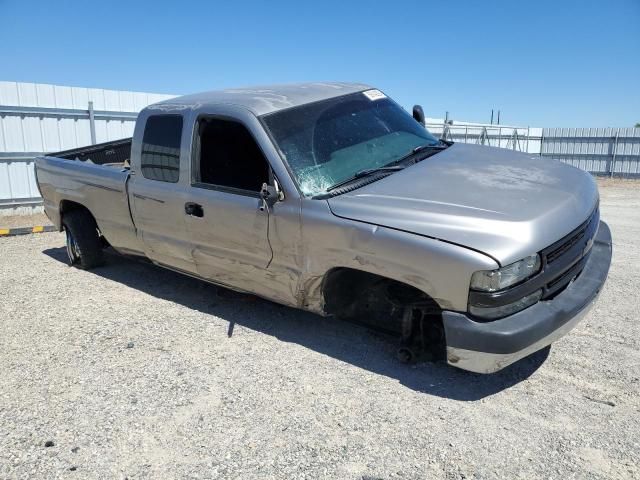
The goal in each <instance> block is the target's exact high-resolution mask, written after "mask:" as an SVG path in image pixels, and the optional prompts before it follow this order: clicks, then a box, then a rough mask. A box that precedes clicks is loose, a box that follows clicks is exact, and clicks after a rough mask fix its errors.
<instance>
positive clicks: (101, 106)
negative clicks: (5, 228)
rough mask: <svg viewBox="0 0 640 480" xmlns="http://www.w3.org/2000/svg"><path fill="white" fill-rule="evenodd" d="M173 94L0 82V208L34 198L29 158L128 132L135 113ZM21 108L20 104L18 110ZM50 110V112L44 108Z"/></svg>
mask: <svg viewBox="0 0 640 480" xmlns="http://www.w3.org/2000/svg"><path fill="white" fill-rule="evenodd" d="M172 97H174V95H162V94H155V93H144V92H129V91H118V90H103V89H99V88H82V87H68V86H62V85H46V84H36V83H18V82H2V81H0V207H2V206H7V205H9V206H15V205H23V204H31V203H37V202H39V201H40V200H41V199H40V196H39V193H38V188H37V185H36V182H35V175H34V170H33V158H34V156H36V155H38V154H40V153H44V152H55V151H59V150H67V149H71V148H76V147H81V146H85V145H90V144H91V122H90V120H89V113H88V110H89V102H93V109H94V111H96V112H99V113H100V115H99V118H96V119H95V122H94V125H95V137H96V142H97V143H100V142H107V141H110V140H117V139H120V138H125V137H130V136H132V135H133V129H134V126H135V117H136V114H137V113H138V112H139V111H140V110H142V109H143V108H144V107H146V106H147V105H150V104H152V103H156V102H159V101H162V100H166V99H168V98H172ZM21 107H24V108H21ZM47 109H53V110H47Z"/></svg>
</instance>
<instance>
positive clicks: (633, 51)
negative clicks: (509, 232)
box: [0, 0, 640, 127]
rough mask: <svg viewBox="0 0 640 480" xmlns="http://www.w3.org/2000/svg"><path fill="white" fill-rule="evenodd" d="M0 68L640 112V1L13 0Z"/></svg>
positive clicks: (480, 113)
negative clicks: (322, 84)
mask: <svg viewBox="0 0 640 480" xmlns="http://www.w3.org/2000/svg"><path fill="white" fill-rule="evenodd" d="M0 80H12V81H25V82H42V83H55V84H63V85H74V86H87V87H102V88H113V89H126V90H139V91H148V92H158V93H176V94H182V93H192V92H196V91H202V90H212V89H218V88H224V87H238V86H245V85H255V84H267V83H289V82H297V81H313V80H346V81H361V82H366V83H370V84H373V85H375V86H377V87H379V88H381V89H382V90H384V91H385V92H386V93H387V94H389V95H390V96H392V97H394V98H395V99H396V100H397V101H399V102H400V103H401V104H402V105H404V106H406V107H411V105H413V104H414V103H421V104H422V105H423V106H424V109H425V112H426V113H427V116H432V117H441V116H443V115H444V112H445V111H449V112H450V115H451V117H452V118H454V119H458V120H467V121H484V122H488V120H489V117H490V111H491V109H492V108H495V109H500V110H501V111H502V114H501V115H502V118H501V120H502V122H501V123H504V124H518V125H530V126H549V127H550V126H576V127H577V126H633V125H634V124H635V123H636V122H640V0H608V1H606V2H605V1H600V2H596V1H589V0H583V1H569V0H555V1H551V0H540V1H518V0H512V1H471V0H468V1H465V0H460V1H456V2H450V1H443V0H440V1H437V2H432V1H426V0H421V1H401V0H395V1H394V2H374V1H371V0H370V1H350V0H341V1H333V0H322V1H315V2H310V1H306V2H305V1H303V0H297V1H281V2H279V1H276V0H272V1H269V2H267V1H256V2H248V1H242V0H238V1H235V2H229V1H226V2H216V1H214V0H210V1H199V0H190V1H183V2H178V1H174V2H165V1H161V0H158V1H155V2H137V1H134V0H130V1H128V2H124V1H100V2H97V1H90V0H85V1H62V0H58V1H53V0H48V1H29V0H0Z"/></svg>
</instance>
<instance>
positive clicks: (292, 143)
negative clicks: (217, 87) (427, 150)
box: [263, 90, 438, 196]
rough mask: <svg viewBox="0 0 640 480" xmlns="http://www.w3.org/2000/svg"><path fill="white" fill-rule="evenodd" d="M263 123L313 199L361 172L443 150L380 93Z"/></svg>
mask: <svg viewBox="0 0 640 480" xmlns="http://www.w3.org/2000/svg"><path fill="white" fill-rule="evenodd" d="M372 92H374V93H372ZM263 121H264V123H265V125H266V127H267V129H268V130H269V132H270V133H271V135H272V137H273V139H274V140H275V143H276V145H277V147H278V148H279V149H280V152H281V154H282V156H283V157H284V159H285V161H286V162H287V163H288V164H289V167H290V169H291V171H292V172H293V175H294V176H295V179H296V181H297V182H298V185H299V187H300V189H301V190H302V192H303V193H304V194H305V195H308V196H313V195H317V194H321V193H323V192H326V191H327V190H328V189H330V188H331V187H332V186H333V185H337V184H339V183H341V182H344V181H345V180H348V179H349V178H351V177H353V176H354V175H355V174H356V173H357V172H360V171H363V170H368V169H375V168H379V167H382V166H385V165H388V164H390V163H393V162H394V161H397V160H399V159H401V158H403V157H405V156H406V155H407V152H411V150H412V149H414V148H416V147H420V146H424V145H434V146H435V145H438V140H437V139H436V138H435V137H434V136H433V135H431V134H430V133H429V132H428V131H427V130H426V129H425V128H423V127H422V126H421V125H420V124H419V123H418V122H416V121H415V120H414V119H413V117H412V116H411V115H409V114H408V113H407V112H406V111H405V110H404V109H402V108H401V107H400V106H399V105H398V104H397V103H395V102H394V101H392V100H391V99H389V98H388V97H386V96H385V95H384V94H382V93H381V92H379V91H378V90H368V91H365V92H359V93H354V94H351V95H345V96H342V97H337V98H332V99H329V100H324V101H321V102H316V103H311V104H307V105H302V106H300V107H294V108H290V109H287V110H282V111H279V112H275V113H272V114H269V115H265V116H264V117H263Z"/></svg>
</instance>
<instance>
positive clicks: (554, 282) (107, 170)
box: [36, 83, 611, 373]
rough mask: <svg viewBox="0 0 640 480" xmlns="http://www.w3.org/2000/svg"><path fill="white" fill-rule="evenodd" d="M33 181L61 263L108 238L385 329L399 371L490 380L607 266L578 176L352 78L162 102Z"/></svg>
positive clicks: (571, 321)
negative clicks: (62, 252)
mask: <svg viewBox="0 0 640 480" xmlns="http://www.w3.org/2000/svg"><path fill="white" fill-rule="evenodd" d="M36 174H37V182H38V186H39V188H40V192H41V193H42V196H43V197H44V205H45V211H46V213H47V215H48V216H49V218H50V219H51V221H52V222H53V223H54V224H55V225H56V227H58V228H59V229H60V230H61V231H65V232H66V238H67V252H68V255H69V262H70V263H71V264H72V265H77V266H79V267H81V268H92V267H96V266H98V265H100V264H102V263H103V260H104V256H103V249H104V248H105V247H107V246H111V247H112V248H113V249H115V250H116V251H117V252H120V253H122V254H126V255H132V256H140V257H147V258H148V259H150V260H151V261H152V262H154V263H155V264H157V265H160V266H162V267H166V268H169V269H171V270H175V271H177V272H181V273H184V274H186V275H190V276H194V277H197V278H200V279H203V280H206V281H208V282H212V283H215V284H218V285H221V286H224V287H228V288H231V289H235V290H241V291H245V292H251V293H253V294H255V295H258V296H261V297H264V298H267V299H270V300H272V301H274V302H279V303H281V304H285V305H289V306H292V307H297V308H301V309H305V310H309V311H312V312H316V313H319V314H322V315H335V316H336V317H340V318H344V319H348V320H353V321H358V322H363V323H365V324H367V325H369V326H371V327H372V328H378V329H384V330H385V331H389V332H394V333H396V334H397V335H398V336H399V337H400V342H401V343H400V348H399V350H398V357H399V358H400V360H402V361H405V362H411V361H414V360H415V359H416V358H418V357H419V356H420V355H421V354H423V353H424V354H425V356H427V355H429V356H430V358H445V359H446V361H447V362H448V363H449V364H450V365H453V366H455V367H459V368H462V369H465V370H470V371H473V372H481V373H490V372H495V371H498V370H500V369H502V368H504V367H505V366H507V365H509V364H511V363H513V362H515V361H516V360H518V359H520V358H523V357H525V356H527V355H529V354H531V353H532V352H535V351H537V350H539V349H541V348H543V347H545V346H547V345H549V344H551V342H553V341H554V340H556V339H557V338H559V337H560V336H562V335H563V334H565V333H566V332H568V331H569V330H570V329H571V328H572V327H574V326H575V325H576V323H577V322H578V321H579V320H580V319H581V318H582V317H583V316H584V315H585V313H586V312H587V311H588V310H589V308H590V307H591V305H592V304H593V302H594V301H595V299H596V297H597V296H598V293H599V292H600V290H601V289H602V287H603V284H604V282H605V279H606V277H607V273H608V270H609V265H610V263H611V234H610V231H609V228H608V226H607V225H606V224H605V223H604V222H602V221H601V220H600V214H599V210H598V200H599V196H598V189H597V186H596V183H595V182H594V180H593V178H592V177H591V176H590V175H589V174H587V173H585V172H584V171H581V170H578V169H577V168H574V167H571V166H568V165H565V164H563V163H561V162H557V161H554V160H549V159H544V158H539V157H531V156H529V155H526V154H522V153H516V152H513V151H510V150H504V149H499V148H491V147H486V146H480V145H469V144H459V143H452V142H446V141H443V140H438V139H437V138H435V137H434V136H433V135H431V134H430V133H429V132H428V131H427V130H426V129H425V127H424V115H423V114H422V110H421V108H419V107H417V106H416V107H415V108H414V115H413V117H412V116H411V115H410V114H408V113H407V112H406V111H405V110H403V109H402V108H401V107H400V106H399V105H398V104H397V103H395V102H394V101H393V100H391V99H390V98H388V97H387V96H386V95H385V94H384V93H382V92H381V91H379V90H376V89H373V88H372V87H369V86H367V85H361V84H349V83H309V84H298V85H287V86H273V87H264V88H250V89H235V90H224V91H218V92H209V93H203V94H197V95H189V96H184V97H179V98H175V99H172V100H167V101H164V102H161V103H158V104H155V105H151V106H149V107H147V108H145V109H144V110H143V111H142V112H141V113H140V115H139V116H138V120H137V124H136V127H135V132H134V135H133V138H131V139H125V140H120V141H115V142H109V143H105V144H101V145H95V146H91V147H86V148H81V149H76V150H71V151H66V152H60V153H57V154H51V155H48V156H43V157H40V158H38V159H37V160H36Z"/></svg>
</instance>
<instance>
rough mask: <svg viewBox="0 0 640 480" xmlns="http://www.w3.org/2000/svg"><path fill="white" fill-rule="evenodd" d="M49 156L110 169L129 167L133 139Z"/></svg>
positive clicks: (64, 151) (124, 139)
mask: <svg viewBox="0 0 640 480" xmlns="http://www.w3.org/2000/svg"><path fill="white" fill-rule="evenodd" d="M47 156H49V157H56V158H64V159H65V160H79V161H81V162H89V163H93V164H95V165H104V166H108V167H120V168H123V167H128V166H129V159H130V158H131V138H123V139H122V140H115V141H112V142H105V143H99V144H96V145H90V146H88V147H80V148H74V149H71V150H63V151H62V152H56V153H50V154H48V155H47Z"/></svg>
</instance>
